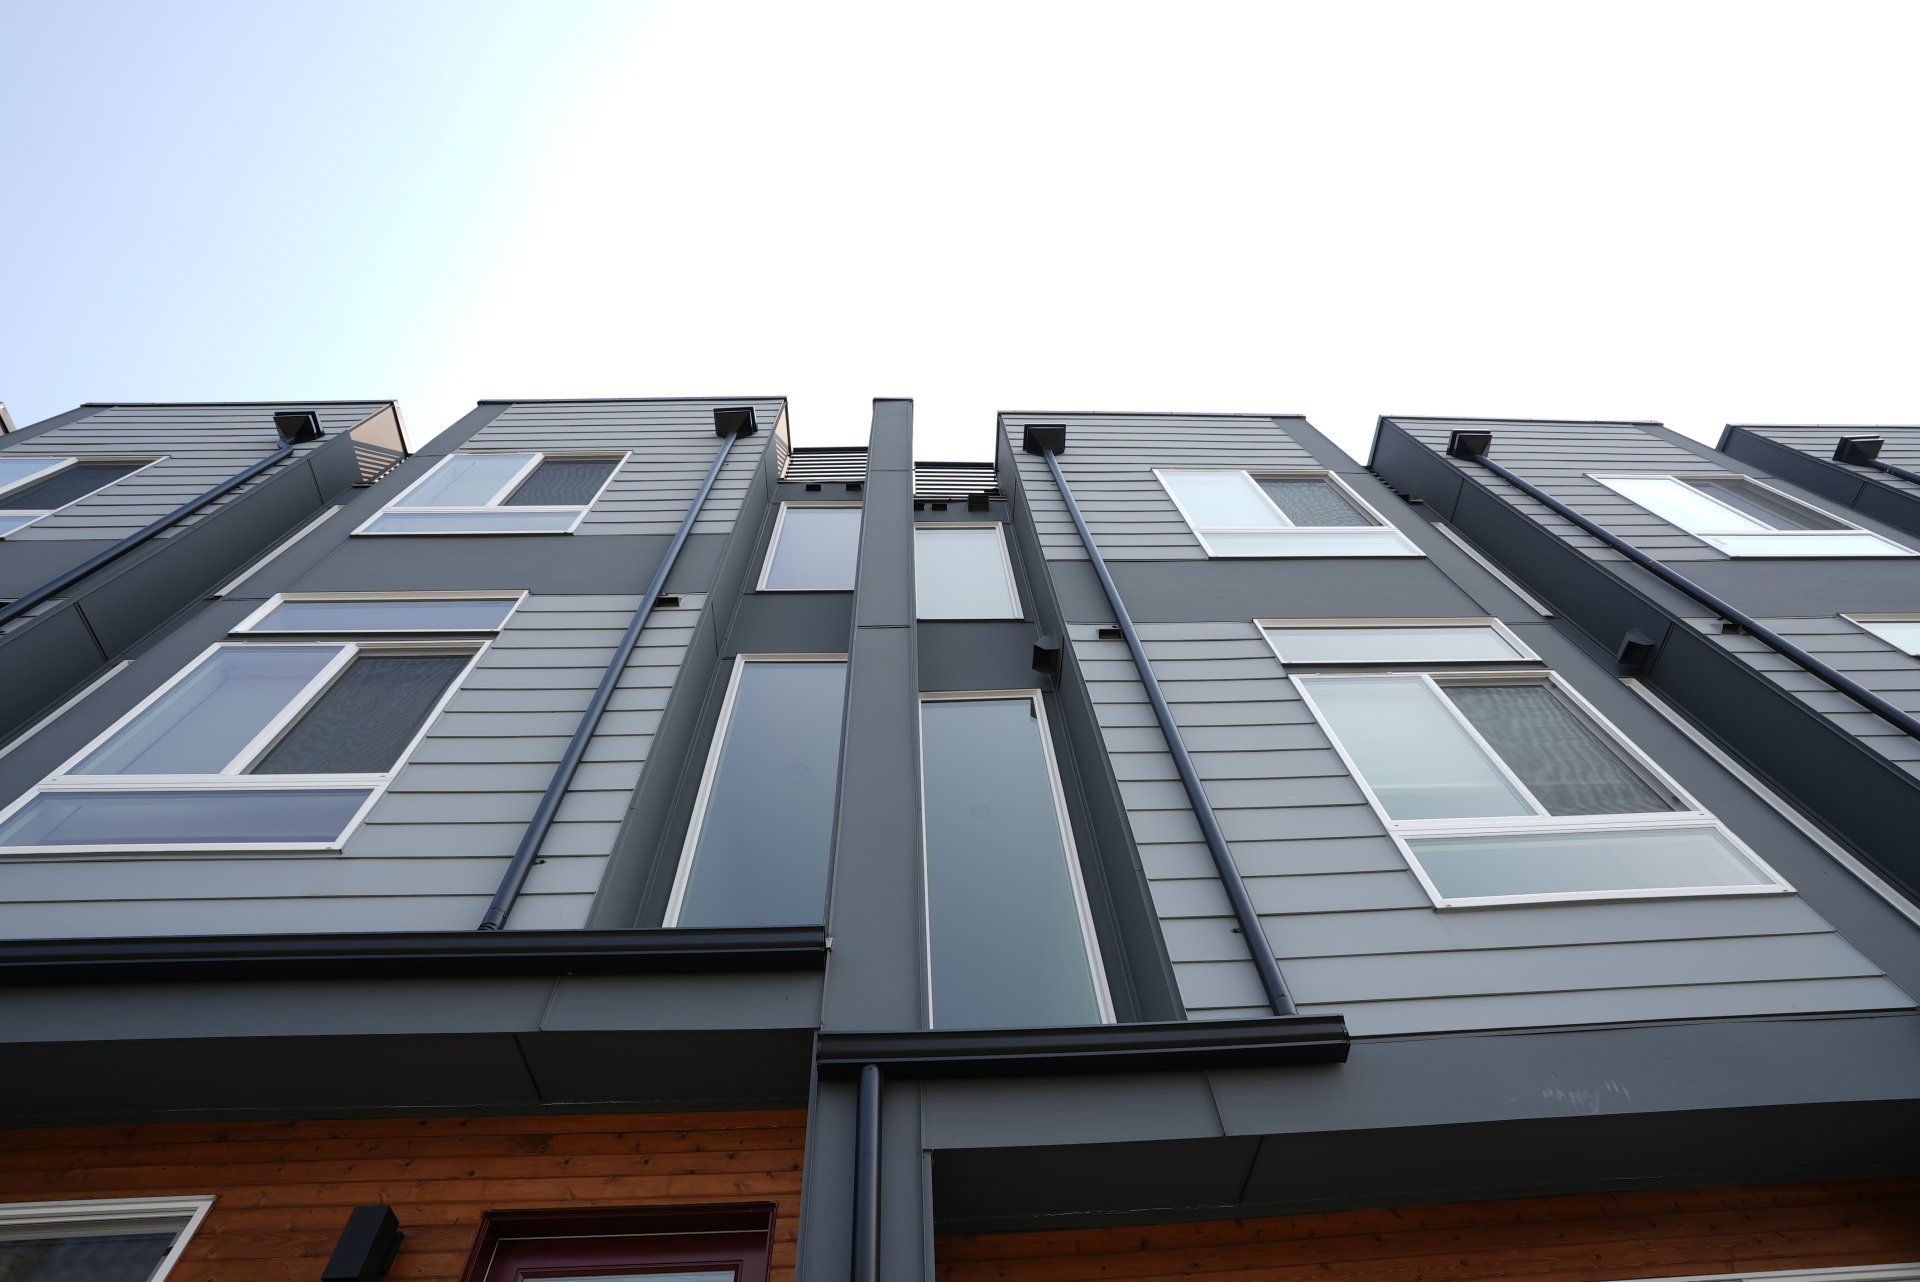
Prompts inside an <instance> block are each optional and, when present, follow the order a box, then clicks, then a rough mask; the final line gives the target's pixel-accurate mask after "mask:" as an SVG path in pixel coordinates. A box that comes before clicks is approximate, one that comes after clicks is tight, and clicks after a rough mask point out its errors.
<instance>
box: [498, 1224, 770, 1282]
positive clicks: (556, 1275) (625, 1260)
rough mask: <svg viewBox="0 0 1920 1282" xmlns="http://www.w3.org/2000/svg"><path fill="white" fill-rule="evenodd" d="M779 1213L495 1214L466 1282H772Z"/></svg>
mask: <svg viewBox="0 0 1920 1282" xmlns="http://www.w3.org/2000/svg"><path fill="white" fill-rule="evenodd" d="M772 1221H773V1208H772V1207H770V1206H751V1207H723V1208H716V1207H704V1208H703V1207H687V1208H660V1209H654V1208H646V1209H643V1210H625V1209H604V1210H594V1211H571V1212H568V1211H560V1212H529V1211H505V1212H494V1213H491V1214H489V1215H488V1216H487V1217H486V1220H485V1222H484V1223H483V1225H482V1227H481V1231H480V1237H479V1240H478V1241H476V1242H475V1243H474V1252H473V1255H472V1256H471V1257H470V1258H469V1262H468V1266H467V1272H466V1274H465V1280H466V1282H575V1280H576V1279H578V1280H579V1282H766V1278H767V1254H768V1242H769V1240H770V1238H771V1236H772Z"/></svg>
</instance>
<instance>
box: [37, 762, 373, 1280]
mask: <svg viewBox="0 0 1920 1282" xmlns="http://www.w3.org/2000/svg"><path fill="white" fill-rule="evenodd" d="M372 791H373V790H372V789H371V788H299V789H292V788H289V789H284V790H275V789H254V788H247V789H241V788H235V789H231V790H228V791H205V790H196V791H184V790H183V791H179V792H158V791H155V792H42V793H37V794H35V795H34V796H33V798H32V799H31V800H30V801H28V802H27V804H26V805H25V806H23V807H21V808H20V809H19V810H16V811H15V812H14V813H13V814H12V815H11V816H10V817H9V818H8V819H7V820H6V821H4V822H0V847H16V846H81V847H86V846H92V847H99V848H103V849H137V848H139V847H141V846H164V845H172V846H229V845H244V846H257V845H275V844H283V843H285V844H300V845H315V844H322V843H326V842H331V841H333V840H334V839H336V838H337V837H338V836H339V835H340V834H341V833H342V832H343V831H344V830H345V829H346V827H347V825H348V824H350V823H352V822H353V819H354V816H355V815H357V814H358V813H359V811H360V807H361V806H362V805H363V804H364V803H365V802H366V799H367V798H368V796H370V795H371V794H372ZM0 1276H4V1275H0Z"/></svg>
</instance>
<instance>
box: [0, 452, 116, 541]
mask: <svg viewBox="0 0 1920 1282" xmlns="http://www.w3.org/2000/svg"><path fill="white" fill-rule="evenodd" d="M152 462H153V460H152V459H146V460H143V461H138V462H135V461H130V460H107V461H99V462H95V461H91V460H89V461H86V462H82V461H80V460H79V459H71V458H51V459H41V458H13V459H7V458H0V536H4V535H8V534H11V533H13V532H14V531H15V530H19V529H24V528H25V527H27V526H29V525H32V524H33V523H34V522H35V521H38V520H40V519H41V518H42V517H47V516H52V515H53V514H54V513H55V512H57V511H59V510H60V509H61V508H63V507H66V506H68V505H69V504H72V503H78V502H79V501H80V500H81V499H84V498H86V497H87V496H88V495H90V494H96V493H98V492H99V491H101V490H104V489H106V488H107V487H108V486H109V485H112V484H113V483H114V482H115V481H118V480H121V479H123V478H125V477H128V476H131V475H133V474H134V473H135V472H138V471H139V470H140V469H142V468H144V467H147V466H149V465H150V464H151V463H152Z"/></svg>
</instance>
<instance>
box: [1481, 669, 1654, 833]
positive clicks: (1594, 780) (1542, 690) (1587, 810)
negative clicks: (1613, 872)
mask: <svg viewBox="0 0 1920 1282" xmlns="http://www.w3.org/2000/svg"><path fill="white" fill-rule="evenodd" d="M1443 689H1444V690H1445V691H1446V695H1447V698H1449V699H1451V700H1452V701H1453V706H1454V707H1456V708H1458V709H1460V711H1461V712H1462V713H1463V714H1464V715H1465V716H1466V718H1467V720H1468V721H1471V722H1472V723H1473V728H1474V729H1475V730H1478V731H1479V732H1480V737H1481V738H1482V739H1485V740H1486V741H1487V743H1488V744H1489V745H1491V746H1492V748H1493V750H1494V751H1495V752H1497V753H1499V754H1500V758H1501V760H1503V761H1505V762H1506V763H1507V768H1508V769H1510V770H1512V771H1513V773H1515V774H1516V775H1519V776H1520V781H1521V782H1522V783H1524V784H1525V785H1526V786H1527V791H1528V792H1531V793H1532V794H1533V796H1534V799H1535V800H1536V801H1538V802H1539V803H1540V804H1541V805H1543V806H1545V807H1546V808H1547V813H1548V814H1554V815H1636V814H1647V813H1649V812H1652V811H1656V810H1666V809H1668V808H1669V807H1668V803H1667V799H1666V798H1665V797H1662V796H1661V795H1660V794H1659V793H1657V792H1655V791H1654V790H1653V788H1652V787H1651V786H1649V785H1648V783H1647V781H1646V780H1644V779H1642V778H1641V777H1640V776H1639V775H1638V774H1637V773H1635V772H1634V770H1633V768H1632V767H1630V766H1628V765H1627V763H1626V762H1625V761H1623V760H1621V758H1620V755H1619V754H1618V753H1616V752H1615V751H1614V750H1613V749H1612V748H1609V747H1608V746H1607V745H1606V744H1605V743H1602V742H1601V740H1600V736H1598V735H1596V734H1594V732H1593V731H1592V730H1590V729H1588V728H1587V726H1586V724H1585V723H1584V722H1583V721H1581V720H1580V718H1579V717H1577V716H1575V715H1574V712H1573V709H1572V708H1569V707H1568V706H1567V705H1566V704H1565V703H1563V702H1561V701H1560V699H1559V698H1558V697H1556V696H1555V695H1554V693H1553V691H1551V690H1549V689H1548V688H1547V687H1546V686H1543V685H1464V684H1461V683H1458V682H1449V683H1448V684H1447V685H1446V686H1444V687H1443Z"/></svg>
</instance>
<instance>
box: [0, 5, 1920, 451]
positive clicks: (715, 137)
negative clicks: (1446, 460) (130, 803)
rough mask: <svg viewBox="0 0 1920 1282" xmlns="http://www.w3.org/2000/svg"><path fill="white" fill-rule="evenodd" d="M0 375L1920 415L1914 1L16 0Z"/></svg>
mask: <svg viewBox="0 0 1920 1282" xmlns="http://www.w3.org/2000/svg"><path fill="white" fill-rule="evenodd" d="M0 33H4V34H0V43H3V44H4V46H5V48H6V50H7V53H6V57H5V62H6V67H7V71H6V76H5V81H4V85H3V86H0V95H3V96H4V97H3V98H0V400H5V401H7V402H9V403H10V404H11V406H12V408H13V410H14V413H15V416H16V418H17V419H19V420H20V421H22V422H26V421H30V420H32V419H36V418H40V417H44V416H45V415H47V414H51V413H56V412H58V411H60V410H62V409H65V408H67V407H69V406H71V405H73V404H76V403H78V402H80V401H84V400H109V399H139V400H190V399H235V400H238V399H266V398H279V397H316V398H318V397H356V396H379V397H386V396H392V397H397V398H398V399H399V400H400V402H401V405H402V408H403V410H404V411H405V413H406V416H407V419H408V423H409V425H410V428H411V429H412V431H413V432H414V433H415V434H416V436H425V435H427V434H429V433H430V432H432V431H434V430H437V429H438V428H440V427H442V426H444V425H445V424H447V423H449V422H451V421H452V420H453V419H455V418H457V417H458V416H459V414H460V413H462V412H463V411H464V410H465V409H467V408H468V407H470V406H471V405H472V403H473V401H474V400H476V399H478V398H482V397H509V396H623V395H633V396H645V395H705V394H744V393H785V394H786V395H788V396H790V397H791V398H792V400H793V416H794V426H795V434H796V439H797V440H798V442H799V443H801V444H827V443H833V442H839V441H848V440H859V439H862V438H863V437H864V435H865V432H866V425H867V417H868V403H869V401H870V399H871V398H872V397H874V396H910V397H912V398H914V399H915V401H916V402H917V405H918V409H917V424H918V429H919V437H920V450H919V452H920V454H921V455H922V457H984V456H985V455H986V454H987V453H988V451H989V449H990V444H989V442H990V436H991V432H992V426H993V415H994V412H995V411H996V410H1000V409H1043V410H1065V409H1139V410H1232V411H1250V412H1301V413H1305V414H1306V415H1307V416H1308V417H1309V418H1311V419H1312V420H1313V421H1314V422H1315V423H1316V424H1318V425H1319V426H1320V427H1321V428H1322V429H1323V430H1325V431H1327V432H1328V433H1329V434H1331V435H1332V436H1333V437H1334V438H1335V439H1336V440H1339V441H1340V442H1341V443H1342V444H1344V445H1345V446H1346V447H1347V448H1348V449H1349V450H1351V451H1352V452H1354V453H1356V454H1359V455H1362V456H1364V453H1365V450H1366V444H1367V441H1368V439H1369V437H1370V435H1371V432H1372V426H1373V420H1374V417H1375V416H1376V415H1377V414H1379V413H1382V412H1395V413H1417V414H1477V413H1485V414H1501V415H1529V416H1540V417H1557V418H1599V417H1636V418H1658V419H1663V420H1664V421H1666V422H1668V423H1670V424H1672V425H1674V426H1675V427H1678V428H1680V429H1681V430H1683V431H1687V432H1689V433H1692V434H1694V435H1696V436H1700V437H1703V438H1708V439H1711V438H1712V437H1713V436H1714V435H1715V434H1717V432H1718V430H1719V427H1720V425H1721V424H1722V423H1725V422H1727V421H1760V420H1770V421H1823V422H1875V421H1877V422H1909V423H1911V422H1915V421H1920V380H1917V379H1916V377H1915V353H1916V351H1920V332H1917V331H1920V306H1916V302H1915V300H1916V299H1920V233H1916V229H1915V216H1914V215H1915V209H1916V206H1920V200H1917V199H1916V198H1917V197H1920V166H1917V164H1916V156H1920V147H1917V146H1916V143H1915V138H1916V128H1915V126H1916V123H1920V121H1917V120H1916V116H1917V115H1920V89H1917V88H1916V85H1917V84H1920V81H1917V80H1916V78H1915V75H1914V71H1913V67H1914V64H1915V61H1916V55H1917V54H1920V7H1916V6H1913V5H1910V4H1885V5H1876V4H1826V5H1806V4H1798V5H1775V4H1765V3H1753V2H1750V0H1749V2H1745V3H1732V4H1716V3H1694V4H1672V3H1663V4H1644V5H1643V4H1613V5H1589V6H1575V5H1543V4H1538V3H1519V4H1434V3H1415V4H1368V3H1354V4H1331V3H1314V4H1307V5H1297V6H1296V5H1283V4H1253V5H1229V4H1202V3H1187V4H1155V5H1129V4H1118V3H1100V4H1089V5H1069V4H1050V3H1023V4H1005V5H1002V4H988V3H967V4H950V5H933V4H906V3H897V2H896V3H889V4H875V5H871V6H867V5H856V6H843V5H837V4H827V3H805V4H802V3H778V4H765V5H735V4H723V3H713V2H708V3H696V4H640V3H605V2H598V3H596V2H593V0H567V2H566V3H555V2H552V0H548V2H546V3H533V2H531V0H529V2H528V3H502V2H499V0H458V2H446V3H439V2H433V0H406V2H405V3H392V2H390V0H380V2H379V3H372V2H369V0H332V2H329V3H304V2H301V3H295V2H292V0H276V3H274V4H270V5H263V4H256V3H252V2H251V0H249V2H247V3H212V2H209V0H184V2H183V3H180V4H169V5H152V4H146V3H140V4H131V3H129V4H125V5H112V4H100V3H94V2H91V0H66V2H65V3H62V4H58V5H50V4H45V3H43V2H42V0H0Z"/></svg>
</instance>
